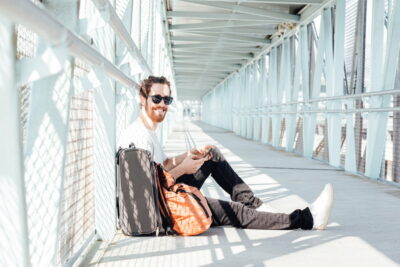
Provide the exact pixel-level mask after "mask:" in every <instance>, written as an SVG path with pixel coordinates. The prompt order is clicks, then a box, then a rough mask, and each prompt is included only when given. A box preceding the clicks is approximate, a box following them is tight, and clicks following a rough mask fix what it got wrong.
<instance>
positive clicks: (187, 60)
mask: <svg viewBox="0 0 400 267" xmlns="http://www.w3.org/2000/svg"><path fill="white" fill-rule="evenodd" d="M210 60H212V61H213V62H215V63H218V64H219V63H222V64H225V63H226V64H228V63H231V64H241V63H245V62H247V60H245V59H242V60H240V59H233V60H230V59H219V58H215V57H210V58H208V59H207V58H206V59H202V58H192V59H190V58H189V59H188V58H179V59H174V64H176V63H193V62H198V63H207V62H209V61H210Z"/></svg>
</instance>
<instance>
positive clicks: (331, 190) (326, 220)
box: [314, 184, 333, 230]
mask: <svg viewBox="0 0 400 267" xmlns="http://www.w3.org/2000/svg"><path fill="white" fill-rule="evenodd" d="M328 187H329V191H330V194H329V195H330V199H329V206H328V207H327V212H326V215H325V220H324V222H323V224H321V225H320V226H318V227H316V228H314V230H325V229H326V227H327V225H328V220H329V217H330V216H331V212H332V207H333V187H332V185H331V184H329V185H328Z"/></svg>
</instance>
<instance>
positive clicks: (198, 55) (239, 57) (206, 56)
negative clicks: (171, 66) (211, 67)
mask: <svg viewBox="0 0 400 267" xmlns="http://www.w3.org/2000/svg"><path fill="white" fill-rule="evenodd" d="M209 54H211V53H209ZM213 55H214V54H212V55H205V54H192V55H190V54H189V55H179V54H176V53H175V54H174V55H173V58H180V59H181V58H184V59H188V58H193V57H197V58H199V59H209V58H212V57H215V56H213ZM218 58H219V59H224V58H226V59H239V60H240V59H253V56H251V55H250V54H249V56H243V55H238V54H236V56H225V55H218Z"/></svg>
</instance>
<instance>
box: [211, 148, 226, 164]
mask: <svg viewBox="0 0 400 267" xmlns="http://www.w3.org/2000/svg"><path fill="white" fill-rule="evenodd" d="M210 152H211V155H212V159H211V160H212V161H224V160H225V157H224V155H223V154H222V153H221V150H219V148H218V147H214V148H212V149H211V150H210Z"/></svg>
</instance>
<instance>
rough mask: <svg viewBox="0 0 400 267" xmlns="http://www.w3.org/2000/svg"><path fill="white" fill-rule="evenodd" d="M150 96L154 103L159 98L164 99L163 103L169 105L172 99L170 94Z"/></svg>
mask: <svg viewBox="0 0 400 267" xmlns="http://www.w3.org/2000/svg"><path fill="white" fill-rule="evenodd" d="M150 97H151V101H153V103H154V104H158V103H160V102H161V100H164V104H165V105H171V103H172V100H174V98H173V97H170V96H161V95H150Z"/></svg>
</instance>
